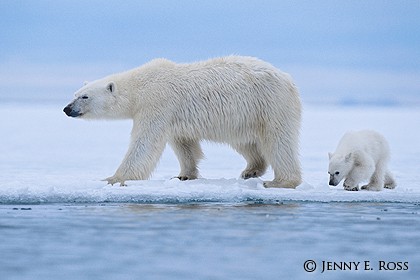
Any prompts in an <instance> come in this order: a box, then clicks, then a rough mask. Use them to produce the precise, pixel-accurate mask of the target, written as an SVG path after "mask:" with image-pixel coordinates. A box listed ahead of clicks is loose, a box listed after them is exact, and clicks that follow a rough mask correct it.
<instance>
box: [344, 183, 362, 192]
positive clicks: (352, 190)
mask: <svg viewBox="0 0 420 280" xmlns="http://www.w3.org/2000/svg"><path fill="white" fill-rule="evenodd" d="M343 186H344V189H345V190H346V191H351V192H357V191H358V190H359V187H358V186H348V185H343Z"/></svg>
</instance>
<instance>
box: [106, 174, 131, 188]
mask: <svg viewBox="0 0 420 280" xmlns="http://www.w3.org/2000/svg"><path fill="white" fill-rule="evenodd" d="M102 181H107V184H108V185H112V186H113V185H114V184H117V183H120V187H125V186H127V185H126V184H125V181H124V179H122V178H120V177H119V176H117V175H114V176H111V177H108V178H106V179H104V180H102Z"/></svg>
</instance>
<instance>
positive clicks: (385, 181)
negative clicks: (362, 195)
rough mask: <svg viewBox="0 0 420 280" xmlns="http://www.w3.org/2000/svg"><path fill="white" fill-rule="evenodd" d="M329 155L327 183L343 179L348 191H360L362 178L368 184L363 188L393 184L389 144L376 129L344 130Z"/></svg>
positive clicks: (374, 189) (331, 183)
mask: <svg viewBox="0 0 420 280" xmlns="http://www.w3.org/2000/svg"><path fill="white" fill-rule="evenodd" d="M329 157H330V162H329V168H328V173H329V175H330V182H329V184H330V185H332V186H336V185H338V184H339V183H340V181H341V180H343V179H344V178H345V180H344V183H343V186H344V189H346V190H349V191H357V190H359V184H360V183H361V182H363V181H368V182H369V183H368V184H367V185H365V186H362V189H367V190H373V191H380V190H382V188H383V187H385V188H388V189H393V188H395V186H396V183H395V180H394V178H393V177H392V174H391V173H390V172H389V170H388V169H387V163H388V161H389V157H390V151H389V145H388V143H387V141H386V140H385V138H384V137H383V136H382V135H381V134H379V133H378V132H375V131H371V130H362V131H356V132H348V133H346V134H345V135H344V136H343V138H341V140H340V142H339V143H338V146H337V149H336V151H335V152H334V153H330V154H329Z"/></svg>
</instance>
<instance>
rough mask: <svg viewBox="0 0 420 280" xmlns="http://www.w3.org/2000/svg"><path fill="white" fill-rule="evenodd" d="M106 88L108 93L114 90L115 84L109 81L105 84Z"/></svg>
mask: <svg viewBox="0 0 420 280" xmlns="http://www.w3.org/2000/svg"><path fill="white" fill-rule="evenodd" d="M106 90H107V91H109V92H110V93H113V92H115V84H114V82H110V83H109V84H108V85H107V86H106Z"/></svg>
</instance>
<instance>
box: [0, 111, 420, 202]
mask: <svg viewBox="0 0 420 280" xmlns="http://www.w3.org/2000/svg"><path fill="white" fill-rule="evenodd" d="M0 117H1V119H2V122H1V125H0V126H1V127H0V130H1V131H2V135H3V136H2V139H1V145H0V155H1V157H0V168H1V171H2V172H1V174H0V203H9V204H11V203H68V202H84V203H89V202H94V203H98V202H136V203H178V202H184V203H185V202H243V201H252V200H258V201H260V200H263V201H288V200H294V201H320V202H330V201H377V202H380V201H385V202H420V186H419V184H418V182H419V181H420V180H419V179H420V175H419V173H418V170H419V169H420V168H419V167H420V164H419V161H418V158H419V153H420V148H419V145H418V143H420V133H419V132H418V129H417V128H418V127H420V112H419V111H418V110H417V109H416V108H414V109H410V108H402V109H398V108H397V109H396V108H385V109H383V108H368V109H366V108H363V109H352V108H345V107H342V108H306V109H305V112H304V125H303V128H302V138H301V158H302V165H303V173H304V183H303V184H302V185H301V186H299V187H298V188H297V189H296V190H288V189H265V188H264V187H263V186H262V180H261V179H253V180H248V181H244V180H241V179H239V178H238V177H239V174H240V172H241V170H242V169H243V168H244V167H245V161H244V159H242V158H241V157H240V156H239V155H238V154H236V153H235V152H234V151H233V150H231V149H230V148H229V147H227V146H224V145H218V144H212V143H203V146H204V153H205V155H206V159H205V160H204V161H203V162H202V163H201V165H200V170H201V176H202V179H199V180H196V181H190V182H180V181H178V180H176V179H171V178H173V177H174V176H176V175H177V174H178V172H179V165H178V161H177V159H176V158H175V156H174V154H173V153H172V151H171V150H170V148H167V149H166V150H165V152H164V155H163V157H162V159H161V161H160V164H159V166H158V168H157V169H156V170H155V172H154V174H153V177H152V178H151V180H147V181H129V182H128V187H118V186H116V185H115V186H107V185H106V184H105V182H103V181H101V179H103V178H106V177H108V176H111V175H112V174H113V173H114V171H115V169H116V168H117V167H118V165H119V163H120V162H121V160H122V158H123V156H124V153H125V151H126V149H127V147H128V139H129V134H130V125H131V124H130V122H128V121H127V122H103V121H100V122H95V121H93V122H86V121H80V120H74V119H70V118H67V117H66V116H65V115H64V114H63V113H62V112H61V108H60V106H59V105H57V106H52V107H36V106H35V107H31V106H20V107H17V106H11V105H9V106H2V107H1V108H0ZM360 128H372V129H375V130H378V131H380V132H381V133H383V134H384V135H385V137H386V138H387V139H388V141H389V142H390V145H391V152H392V159H391V163H390V168H391V170H392V171H393V173H395V175H396V179H397V184H398V187H397V188H396V189H395V190H384V191H382V192H368V191H361V192H346V191H344V190H343V189H342V187H341V186H340V187H336V188H335V187H334V188H331V187H329V186H328V174H327V166H328V156H327V153H328V152H329V151H333V150H334V149H335V146H336V144H337V142H338V140H339V139H340V138H341V136H342V134H343V133H344V132H345V131H347V130H352V129H360ZM272 177H273V174H272V172H268V173H267V174H266V175H265V176H264V177H263V179H266V180H271V179H272Z"/></svg>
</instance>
